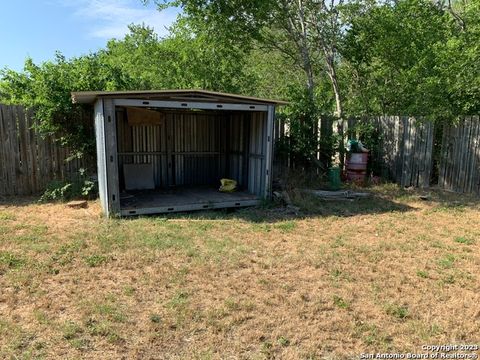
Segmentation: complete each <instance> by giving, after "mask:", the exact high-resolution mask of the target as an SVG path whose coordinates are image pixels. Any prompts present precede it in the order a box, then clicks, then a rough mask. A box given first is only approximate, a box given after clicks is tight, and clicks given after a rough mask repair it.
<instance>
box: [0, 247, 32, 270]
mask: <svg viewBox="0 0 480 360" xmlns="http://www.w3.org/2000/svg"><path fill="white" fill-rule="evenodd" d="M26 263H27V261H26V260H25V258H24V257H22V256H19V255H16V254H13V253H10V252H7V251H0V271H1V269H2V267H3V268H6V269H19V268H21V267H22V266H24V265H25V264H26Z"/></svg>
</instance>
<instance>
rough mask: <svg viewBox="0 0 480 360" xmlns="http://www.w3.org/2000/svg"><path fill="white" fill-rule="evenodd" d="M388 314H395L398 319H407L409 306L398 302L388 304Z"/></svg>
mask: <svg viewBox="0 0 480 360" xmlns="http://www.w3.org/2000/svg"><path fill="white" fill-rule="evenodd" d="M385 312H386V313H387V315H390V316H393V317H395V318H397V319H401V320H403V319H406V318H407V317H408V316H409V310H408V306H406V305H398V304H388V305H386V306H385Z"/></svg>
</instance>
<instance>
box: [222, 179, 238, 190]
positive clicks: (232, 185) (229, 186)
mask: <svg viewBox="0 0 480 360" xmlns="http://www.w3.org/2000/svg"><path fill="white" fill-rule="evenodd" d="M220 183H221V184H222V185H221V186H220V189H218V190H220V191H221V192H233V191H235V190H237V182H236V181H235V180H232V179H220Z"/></svg>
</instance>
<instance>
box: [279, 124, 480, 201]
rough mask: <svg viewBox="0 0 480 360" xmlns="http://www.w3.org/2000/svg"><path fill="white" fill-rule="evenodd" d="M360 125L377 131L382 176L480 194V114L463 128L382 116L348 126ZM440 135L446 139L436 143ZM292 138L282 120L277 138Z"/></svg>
mask: <svg viewBox="0 0 480 360" xmlns="http://www.w3.org/2000/svg"><path fill="white" fill-rule="evenodd" d="M327 122H328V124H327V127H325V124H322V126H318V129H320V130H319V131H325V129H326V131H327V132H328V133H329V134H331V121H327ZM361 122H373V124H374V125H375V128H376V129H377V131H378V135H379V146H378V149H376V150H375V151H374V152H373V153H372V154H371V156H372V160H373V161H374V162H375V164H376V165H377V166H378V168H379V170H380V171H379V172H380V173H379V175H381V176H382V177H384V178H389V179H392V180H393V181H395V182H396V183H398V184H400V185H401V186H415V187H428V186H430V185H438V186H439V187H440V188H443V189H445V190H449V191H455V192H465V193H475V194H479V195H480V121H479V117H478V116H470V117H465V118H463V119H461V120H460V121H459V123H458V124H455V125H445V126H442V125H439V126H434V124H433V123H432V122H428V121H421V120H420V119H416V118H414V117H408V116H379V117H370V118H368V119H349V120H348V128H350V129H352V128H354V126H355V125H356V124H358V123H361ZM436 132H440V135H441V138H440V137H439V138H437V141H435V136H436V135H435V134H436ZM329 134H327V135H329ZM287 135H288V127H287V126H286V125H285V121H284V120H282V122H281V123H277V124H276V127H275V139H281V138H283V137H284V136H287ZM321 136H322V134H318V137H319V138H320V137H321ZM320 150H321V149H320ZM437 174H438V177H437V176H436V175H437ZM432 180H433V181H432Z"/></svg>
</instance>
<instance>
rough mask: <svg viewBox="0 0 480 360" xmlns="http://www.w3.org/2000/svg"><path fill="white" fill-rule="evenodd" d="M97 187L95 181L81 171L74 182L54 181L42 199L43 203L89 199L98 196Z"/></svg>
mask: <svg viewBox="0 0 480 360" xmlns="http://www.w3.org/2000/svg"><path fill="white" fill-rule="evenodd" d="M97 191H98V190H97V186H96V183H95V182H94V181H92V180H91V179H89V178H88V177H87V176H86V175H85V171H84V170H83V169H80V171H79V176H78V177H77V179H75V180H73V181H59V180H54V181H52V182H50V184H48V186H47V190H45V192H44V193H43V194H42V196H41V197H40V201H41V202H47V201H68V200H71V199H76V198H83V199H88V198H92V197H94V196H96V194H97Z"/></svg>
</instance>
